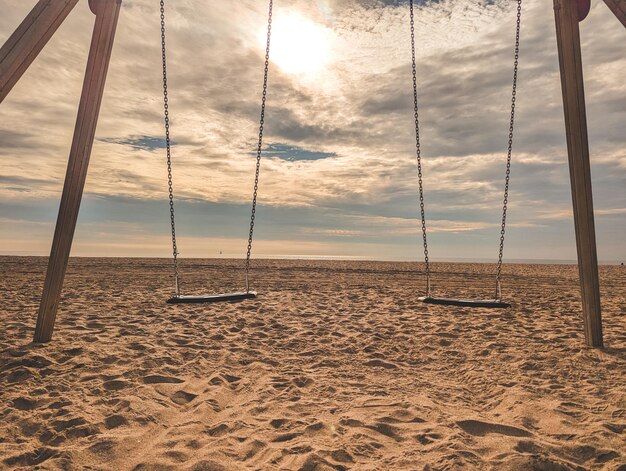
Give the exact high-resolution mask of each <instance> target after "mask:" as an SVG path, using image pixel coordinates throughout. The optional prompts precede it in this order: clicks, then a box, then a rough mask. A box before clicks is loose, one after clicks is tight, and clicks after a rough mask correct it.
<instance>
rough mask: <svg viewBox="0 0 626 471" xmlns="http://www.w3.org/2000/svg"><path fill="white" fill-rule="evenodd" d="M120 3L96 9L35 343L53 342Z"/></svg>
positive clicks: (110, 2) (110, 0) (114, 1)
mask: <svg viewBox="0 0 626 471" xmlns="http://www.w3.org/2000/svg"><path fill="white" fill-rule="evenodd" d="M120 3H121V2H120V1H119V0H107V1H106V2H105V3H103V4H102V5H101V7H100V8H99V9H98V13H97V15H96V22H95V25H94V30H93V36H92V41H91V48H90V51H89V58H88V60H87V70H86V72H85V80H84V82H83V91H82V95H81V99H80V105H79V108H78V116H77V118H76V127H75V129H74V138H73V141H72V149H71V151H70V156H69V161H68V166H67V173H66V175H65V184H64V186H63V194H62V196H61V205H60V208H59V215H58V217H57V223H56V229H55V232H54V240H53V242H52V250H51V252H50V259H49V261H48V271H47V274H46V281H45V284H44V290H43V295H42V298H41V304H40V306H39V315H38V318H37V326H36V328H35V337H34V341H35V342H48V341H50V339H51V338H52V332H53V329H54V322H55V319H56V312H57V309H58V305H59V300H60V297H61V289H62V287H63V280H64V277H65V271H66V269H67V262H68V259H69V256H70V251H71V248H72V239H73V237H74V230H75V228H76V221H77V219H78V212H79V209H80V202H81V198H82V195H83V188H84V186H85V180H86V178H87V169H88V166H89V158H90V155H91V148H92V145H93V139H94V136H95V132H96V124H97V122H98V114H99V111H100V104H101V102H102V94H103V91H104V84H105V81H106V74H107V70H108V66H109V59H110V57H111V49H112V47H113V39H114V37H115V29H116V26H117V19H118V16H119V10H120Z"/></svg>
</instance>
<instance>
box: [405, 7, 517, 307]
mask: <svg viewBox="0 0 626 471" xmlns="http://www.w3.org/2000/svg"><path fill="white" fill-rule="evenodd" d="M409 8H410V14H411V58H412V61H413V62H412V69H413V105H414V111H415V148H416V154H417V174H418V179H419V197H420V210H421V216H422V238H423V242H424V262H425V264H426V291H427V296H430V264H429V261H428V243H427V238H426V218H425V213H424V188H423V181H422V156H421V148H420V135H419V112H418V111H419V110H418V106H417V72H416V60H415V20H414V13H413V0H410V1H409ZM521 15H522V0H517V22H516V28H515V60H514V62H513V86H512V92H511V119H510V121H509V142H508V152H507V159H506V177H505V180H504V199H503V202H502V223H501V226H500V247H499V249H500V250H499V253H498V263H497V266H496V299H498V300H499V299H501V298H502V293H501V286H500V276H501V273H502V257H503V254H504V235H505V232H506V214H507V209H508V203H509V181H510V176H511V157H512V155H513V131H514V125H515V100H516V96H517V75H518V74H517V71H518V65H519V42H520V24H521Z"/></svg>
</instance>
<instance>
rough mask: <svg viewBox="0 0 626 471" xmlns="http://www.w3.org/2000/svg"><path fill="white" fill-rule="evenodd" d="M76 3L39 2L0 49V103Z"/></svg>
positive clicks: (67, 0)
mask: <svg viewBox="0 0 626 471" xmlns="http://www.w3.org/2000/svg"><path fill="white" fill-rule="evenodd" d="M77 2H78V0H39V2H38V3H37V5H35V7H34V8H33V9H32V10H31V12H30V13H29V14H28V15H27V16H26V18H24V21H22V24H20V25H19V26H18V28H17V29H16V30H15V32H14V33H13V34H12V35H11V36H10V37H9V39H7V42H6V43H4V45H3V46H2V48H1V49H0V103H2V101H3V100H4V99H5V98H6V96H7V95H8V94H9V92H10V91H11V89H12V88H13V86H14V85H15V84H16V83H17V81H18V80H19V79H20V77H22V75H23V74H24V72H26V69H28V66H30V64H31V63H32V62H33V61H34V60H35V58H36V57H37V55H38V54H39V53H40V52H41V50H42V49H43V48H44V46H45V45H46V44H47V43H48V41H49V40H50V38H51V37H52V35H53V34H54V33H55V31H56V30H57V28H58V27H59V26H60V25H61V23H63V20H65V18H67V15H69V13H70V12H71V11H72V9H73V8H74V6H76V3H77Z"/></svg>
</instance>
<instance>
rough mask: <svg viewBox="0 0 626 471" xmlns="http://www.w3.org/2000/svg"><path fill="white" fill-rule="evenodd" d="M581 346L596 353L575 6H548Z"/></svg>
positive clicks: (596, 287) (598, 331) (595, 290)
mask: <svg viewBox="0 0 626 471" xmlns="http://www.w3.org/2000/svg"><path fill="white" fill-rule="evenodd" d="M554 16H555V20H556V35H557V45H558V51H559V64H560V69H561V89H562V92H563V110H564V113H565V129H566V135H567V152H568V159H569V171H570V181H571V186H572V201H573V206H574V226H575V230H576V248H577V251H578V269H579V276H580V286H581V293H582V307H583V318H584V329H585V342H586V343H587V345H589V346H593V347H601V346H602V345H603V343H602V315H601V309H600V283H599V279H598V258H597V254H596V235H595V227H594V219H593V198H592V190H591V169H590V165H589V143H588V138H587V118H586V110H585V93H584V85H583V70H582V59H581V53H580V32H579V29H578V12H577V4H576V0H554Z"/></svg>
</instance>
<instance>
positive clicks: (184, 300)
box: [167, 291, 256, 304]
mask: <svg viewBox="0 0 626 471" xmlns="http://www.w3.org/2000/svg"><path fill="white" fill-rule="evenodd" d="M252 298H256V291H242V292H240V293H225V294H212V295H208V296H194V295H182V294H181V295H178V296H172V297H171V298H170V299H168V300H167V303H168V304H201V303H219V302H222V301H242V300H244V299H252Z"/></svg>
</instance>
